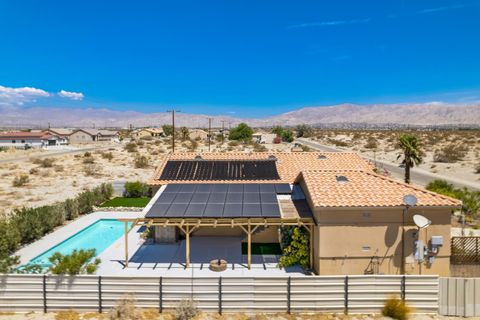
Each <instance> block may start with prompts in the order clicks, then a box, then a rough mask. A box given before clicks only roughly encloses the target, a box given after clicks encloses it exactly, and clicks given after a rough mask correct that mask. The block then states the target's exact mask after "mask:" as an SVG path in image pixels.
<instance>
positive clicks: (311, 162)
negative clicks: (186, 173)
mask: <svg viewBox="0 0 480 320" xmlns="http://www.w3.org/2000/svg"><path fill="white" fill-rule="evenodd" d="M198 155H200V156H201V157H202V158H203V159H206V160H266V159H268V157H269V156H275V157H276V158H277V170H278V174H279V175H280V180H278V181H272V180H265V181H262V180H251V181H250V180H247V181H244V180H242V181H241V182H242V183H272V182H284V183H293V182H294V181H295V179H296V178H297V176H298V175H299V174H300V172H301V171H302V170H307V169H309V170H310V169H319V170H329V169H353V170H365V171H371V172H373V171H372V170H373V167H372V165H371V164H370V163H368V162H367V161H365V160H364V159H362V158H361V157H360V156H359V155H358V154H356V153H354V152H296V153H291V152H252V153H245V152H237V153H219V152H215V153H214V152H212V153H195V152H187V153H173V154H172V153H170V154H167V155H166V156H165V157H164V158H163V160H162V162H161V163H160V165H159V166H158V167H157V169H156V170H155V174H154V176H153V177H152V179H150V181H149V184H151V185H162V184H167V183H192V182H194V183H232V182H238V181H230V180H220V181H193V180H192V181H188V180H187V181H185V180H182V181H172V180H159V177H160V175H161V173H162V171H163V168H164V167H165V164H166V163H167V161H168V160H192V159H194V158H195V157H196V156H198ZM320 157H321V158H323V159H321V158H320Z"/></svg>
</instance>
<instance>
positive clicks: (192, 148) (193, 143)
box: [188, 139, 237, 151]
mask: <svg viewBox="0 0 480 320" xmlns="http://www.w3.org/2000/svg"><path fill="white" fill-rule="evenodd" d="M189 142H190V144H189V146H188V151H195V150H197V148H198V142H197V141H195V140H192V139H190V140H189ZM232 142H235V143H237V142H236V141H232Z"/></svg>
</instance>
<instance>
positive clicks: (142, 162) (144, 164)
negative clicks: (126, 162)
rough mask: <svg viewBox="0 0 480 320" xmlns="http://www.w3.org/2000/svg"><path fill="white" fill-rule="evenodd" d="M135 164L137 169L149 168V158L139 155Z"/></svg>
mask: <svg viewBox="0 0 480 320" xmlns="http://www.w3.org/2000/svg"><path fill="white" fill-rule="evenodd" d="M133 163H134V165H135V168H148V166H149V164H148V158H147V157H146V156H142V155H139V154H137V156H136V157H135V160H134V162H133Z"/></svg>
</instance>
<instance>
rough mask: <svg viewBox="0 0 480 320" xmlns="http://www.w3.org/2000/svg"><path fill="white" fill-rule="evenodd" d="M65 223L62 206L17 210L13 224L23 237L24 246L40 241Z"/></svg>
mask: <svg viewBox="0 0 480 320" xmlns="http://www.w3.org/2000/svg"><path fill="white" fill-rule="evenodd" d="M64 221H65V216H64V212H63V206H62V205H60V204H57V205H51V206H41V207H37V208H21V209H15V210H14V213H13V217H12V222H13V223H14V224H15V226H16V228H17V229H18V231H19V234H20V235H21V243H22V244H27V243H30V242H32V241H35V240H37V239H40V238H41V237H43V236H44V235H45V234H47V233H49V232H51V231H52V230H53V229H54V228H55V227H57V226H59V225H62V224H63V222H64Z"/></svg>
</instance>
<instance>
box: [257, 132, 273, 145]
mask: <svg viewBox="0 0 480 320" xmlns="http://www.w3.org/2000/svg"><path fill="white" fill-rule="evenodd" d="M275 137H276V135H275V134H273V133H264V132H255V133H254V134H252V141H253V142H256V143H273V139H275Z"/></svg>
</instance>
